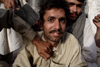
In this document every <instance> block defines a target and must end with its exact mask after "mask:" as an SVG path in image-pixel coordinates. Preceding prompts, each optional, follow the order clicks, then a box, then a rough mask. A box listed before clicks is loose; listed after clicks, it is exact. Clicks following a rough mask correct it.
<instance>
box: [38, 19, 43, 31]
mask: <svg viewBox="0 0 100 67" xmlns="http://www.w3.org/2000/svg"><path fill="white" fill-rule="evenodd" d="M38 23H39V27H40V29H41V30H43V22H42V20H40V19H39V20H38Z"/></svg>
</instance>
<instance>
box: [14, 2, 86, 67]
mask: <svg viewBox="0 0 100 67" xmlns="http://www.w3.org/2000/svg"><path fill="white" fill-rule="evenodd" d="M67 12H68V9H67V4H66V2H65V0H47V1H46V2H45V3H44V4H43V5H41V8H40V12H39V13H40V22H41V23H42V25H43V30H44V31H40V32H38V35H39V36H40V38H41V39H42V40H43V41H45V42H48V43H50V44H51V45H52V47H53V53H52V55H51V57H50V58H49V59H48V60H45V59H44V58H42V57H41V56H40V55H39V54H38V52H37V49H36V47H35V46H34V45H33V44H32V42H31V41H28V40H26V39H25V38H24V41H23V42H24V45H23V47H22V50H21V51H20V53H19V54H18V56H17V58H16V60H15V62H14V64H13V67H35V66H36V67H87V64H86V62H85V60H84V59H83V57H82V55H81V47H80V45H79V43H78V41H77V39H76V38H75V37H74V36H73V35H72V34H70V33H67V32H65V29H66V23H67V17H66V16H67ZM48 53H49V52H48Z"/></svg>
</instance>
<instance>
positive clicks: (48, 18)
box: [47, 16, 55, 19]
mask: <svg viewBox="0 0 100 67" xmlns="http://www.w3.org/2000/svg"><path fill="white" fill-rule="evenodd" d="M49 18H52V19H55V17H53V16H50V17H48V18H47V19H49Z"/></svg>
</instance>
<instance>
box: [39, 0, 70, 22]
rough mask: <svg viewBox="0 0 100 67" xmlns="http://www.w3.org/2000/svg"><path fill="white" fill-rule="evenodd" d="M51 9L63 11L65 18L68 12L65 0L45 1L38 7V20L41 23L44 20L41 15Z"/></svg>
mask: <svg viewBox="0 0 100 67" xmlns="http://www.w3.org/2000/svg"><path fill="white" fill-rule="evenodd" d="M52 8H58V9H59V8H62V9H64V10H65V13H66V16H67V12H69V10H68V5H67V2H66V1H65V0H45V2H44V3H43V4H41V5H40V11H39V14H40V20H42V22H43V20H44V19H43V15H44V14H45V11H46V10H50V9H52Z"/></svg>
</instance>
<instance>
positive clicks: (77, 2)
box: [65, 0, 83, 4]
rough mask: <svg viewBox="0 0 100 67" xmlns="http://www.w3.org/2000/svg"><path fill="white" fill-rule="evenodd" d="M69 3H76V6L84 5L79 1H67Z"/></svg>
mask: <svg viewBox="0 0 100 67" xmlns="http://www.w3.org/2000/svg"><path fill="white" fill-rule="evenodd" d="M65 1H67V2H68V3H74V4H83V3H82V2H80V1H78V0H65Z"/></svg>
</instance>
